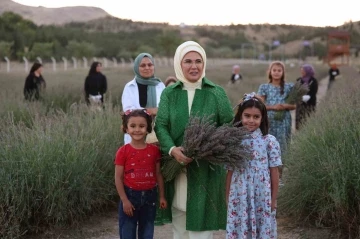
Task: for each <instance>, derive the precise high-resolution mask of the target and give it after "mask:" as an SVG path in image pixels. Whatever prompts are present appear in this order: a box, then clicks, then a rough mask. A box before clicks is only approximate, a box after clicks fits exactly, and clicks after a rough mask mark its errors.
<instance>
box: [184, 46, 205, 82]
mask: <svg viewBox="0 0 360 239" xmlns="http://www.w3.org/2000/svg"><path fill="white" fill-rule="evenodd" d="M181 69H182V72H183V75H184V77H185V79H187V80H188V81H190V82H193V83H194V82H197V81H198V80H200V78H201V76H202V73H203V71H204V61H203V59H202V58H201V55H200V54H199V53H197V52H195V51H190V52H188V53H186V54H185V56H184V58H183V59H182V61H181Z"/></svg>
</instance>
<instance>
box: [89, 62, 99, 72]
mask: <svg viewBox="0 0 360 239" xmlns="http://www.w3.org/2000/svg"><path fill="white" fill-rule="evenodd" d="M98 65H100V66H101V63H100V62H98V61H94V62H93V63H92V64H91V66H90V70H89V75H93V74H96V73H97V71H96V67H98Z"/></svg>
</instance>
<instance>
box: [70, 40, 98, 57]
mask: <svg viewBox="0 0 360 239" xmlns="http://www.w3.org/2000/svg"><path fill="white" fill-rule="evenodd" d="M66 48H67V50H68V53H69V55H70V56H74V57H76V58H82V57H93V56H94V55H95V52H96V47H95V45H94V44H92V43H89V42H85V41H82V42H78V41H74V40H72V41H70V42H69V44H68V45H67V47H66Z"/></svg>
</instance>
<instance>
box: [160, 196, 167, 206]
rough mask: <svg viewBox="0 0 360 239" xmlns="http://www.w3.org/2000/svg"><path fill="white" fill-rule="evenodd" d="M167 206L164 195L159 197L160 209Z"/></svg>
mask: <svg viewBox="0 0 360 239" xmlns="http://www.w3.org/2000/svg"><path fill="white" fill-rule="evenodd" d="M165 208H167V201H166V199H165V198H164V197H160V209H165Z"/></svg>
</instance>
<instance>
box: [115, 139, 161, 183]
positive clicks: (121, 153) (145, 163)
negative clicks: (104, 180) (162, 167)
mask: <svg viewBox="0 0 360 239" xmlns="http://www.w3.org/2000/svg"><path fill="white" fill-rule="evenodd" d="M160 157H161V154H160V150H159V148H158V147H157V146H155V145H152V144H147V145H146V148H144V149H135V148H133V147H132V146H131V145H130V144H125V145H124V146H122V147H121V148H119V150H118V151H117V152H116V158H115V165H121V166H124V184H125V185H126V186H127V187H129V188H132V189H135V190H148V189H152V188H154V187H155V186H156V183H157V180H156V163H157V162H159V161H160Z"/></svg>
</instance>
